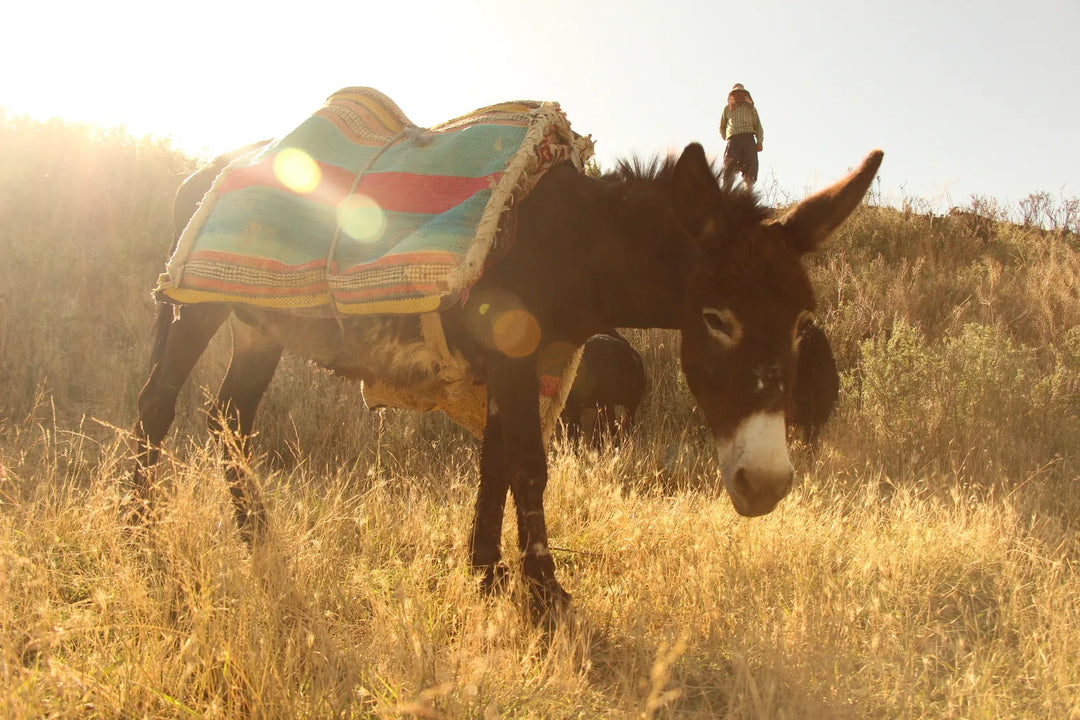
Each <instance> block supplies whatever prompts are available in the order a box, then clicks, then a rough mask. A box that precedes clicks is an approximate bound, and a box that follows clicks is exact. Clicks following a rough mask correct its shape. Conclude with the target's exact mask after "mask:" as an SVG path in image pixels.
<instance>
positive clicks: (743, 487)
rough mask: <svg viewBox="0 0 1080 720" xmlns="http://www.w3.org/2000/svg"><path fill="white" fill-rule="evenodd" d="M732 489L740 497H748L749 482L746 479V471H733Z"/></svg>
mask: <svg viewBox="0 0 1080 720" xmlns="http://www.w3.org/2000/svg"><path fill="white" fill-rule="evenodd" d="M734 487H735V492H736V493H738V494H739V495H741V496H742V497H744V498H745V497H749V496H750V481H749V480H747V479H746V470H744V469H743V468H738V469H737V470H736V471H735V481H734Z"/></svg>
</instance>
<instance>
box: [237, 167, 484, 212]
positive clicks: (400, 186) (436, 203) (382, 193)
mask: <svg viewBox="0 0 1080 720" xmlns="http://www.w3.org/2000/svg"><path fill="white" fill-rule="evenodd" d="M318 165H319V170H320V171H321V173H322V180H321V181H320V183H319V187H318V188H316V189H315V191H314V192H312V193H310V194H308V195H303V196H300V197H306V198H309V199H311V200H313V201H315V202H317V203H319V204H322V205H331V206H336V205H337V204H338V203H340V202H341V200H342V199H343V198H344V197H345V195H346V194H347V193H348V192H349V188H351V187H352V184H353V181H354V180H355V179H356V174H355V173H353V172H351V171H348V170H344V169H342V168H340V167H337V166H336V165H330V164H328V163H318ZM501 175H502V173H492V174H491V175H484V176H481V177H453V176H449V175H417V174H413V173H405V172H376V173H370V174H368V175H365V176H364V177H363V179H362V180H361V181H360V184H359V186H357V189H356V192H357V193H359V194H361V195H366V196H368V197H370V198H371V199H372V200H374V201H375V202H376V203H378V205H379V207H381V208H382V209H383V210H387V211H389V212H404V213H421V214H425V215H438V214H440V213H444V212H446V211H447V210H450V209H451V208H453V207H456V206H457V205H460V204H461V203H462V202H464V201H465V200H468V199H469V198H470V197H472V196H473V195H475V194H476V193H477V192H480V191H481V190H487V189H488V188H491V187H494V185H495V183H497V182H498V181H499V178H500V177H501ZM248 187H266V188H274V189H276V190H281V191H283V192H292V191H291V190H289V189H288V188H287V187H286V186H285V185H284V184H282V182H281V180H279V179H278V177H277V176H276V175H275V174H274V158H273V157H269V158H266V159H265V160H263V161H261V162H259V163H258V164H256V165H250V166H248V167H243V168H237V169H235V170H232V171H230V172H229V173H228V174H227V175H226V176H225V177H224V178H223V179H222V182H221V185H220V186H219V192H220V193H222V194H224V193H228V192H232V191H234V190H241V189H243V188H248Z"/></svg>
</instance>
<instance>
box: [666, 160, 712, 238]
mask: <svg viewBox="0 0 1080 720" xmlns="http://www.w3.org/2000/svg"><path fill="white" fill-rule="evenodd" d="M719 192H720V187H719V186H718V185H717V183H716V176H715V175H713V171H712V168H711V167H709V161H708V160H707V159H706V158H705V149H704V148H702V147H701V145H699V144H698V143H690V144H689V145H687V146H686V149H685V150H683V153H682V155H681V156H679V160H678V162H676V163H675V171H674V173H673V174H672V178H671V206H672V207H673V208H674V209H675V217H676V218H678V220H679V224H680V225H682V226H683V228H685V229H686V230H688V231H689V232H690V234H691V235H693V236H694V237H695V238H697V237H701V234H702V230H703V229H704V228H705V224H706V223H707V222H708V221H709V219H710V217H711V214H712V213H711V210H712V206H713V203H714V201H715V200H716V196H717V194H718V193H719Z"/></svg>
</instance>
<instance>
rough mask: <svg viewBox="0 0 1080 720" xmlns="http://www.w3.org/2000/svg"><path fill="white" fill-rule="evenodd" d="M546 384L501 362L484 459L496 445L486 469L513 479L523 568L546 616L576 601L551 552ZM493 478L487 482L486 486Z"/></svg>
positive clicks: (491, 393)
mask: <svg viewBox="0 0 1080 720" xmlns="http://www.w3.org/2000/svg"><path fill="white" fill-rule="evenodd" d="M539 397H540V385H539V380H538V379H537V374H536V367H535V363H533V362H529V361H528V360H510V359H506V358H503V359H500V360H499V361H498V362H497V363H496V365H495V367H494V368H493V369H492V373H491V377H490V378H489V382H488V419H487V427H486V428H485V429H484V451H483V452H484V454H485V455H486V454H487V452H488V449H489V445H490V444H492V441H493V440H494V441H495V442H494V446H495V448H496V449H497V450H498V453H497V455H496V456H495V458H491V459H489V460H488V461H487V462H484V463H482V464H481V470H482V471H483V470H487V471H488V472H489V473H490V472H494V471H495V470H496V469H499V470H500V472H499V473H498V474H499V475H501V476H502V477H504V478H508V479H509V484H510V492H511V494H512V495H513V498H514V507H515V510H516V512H517V522H518V547H519V549H520V551H521V567H522V574H523V575H524V579H525V582H526V584H527V586H528V589H529V593H530V595H531V598H532V603H533V608H534V610H536V611H537V612H538V613H539V614H541V615H547V614H548V612H549V611H553V610H554V611H557V610H560V609H562V608H563V607H565V606H566V605H567V604H569V602H570V594H569V593H567V592H566V591H565V590H563V588H562V586H560V585H559V582H558V580H556V579H555V563H554V561H553V560H552V558H551V550H550V548H549V547H548V535H547V522H546V520H545V518H544V489H545V487H546V486H547V453H546V452H545V450H544V441H543V437H542V434H541V431H540V408H539V403H538V401H537V399H538V398H539ZM489 481H490V478H487V477H483V476H482V477H481V481H480V482H481V486H483V484H484V483H485V482H489Z"/></svg>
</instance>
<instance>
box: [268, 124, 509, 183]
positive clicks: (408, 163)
mask: <svg viewBox="0 0 1080 720" xmlns="http://www.w3.org/2000/svg"><path fill="white" fill-rule="evenodd" d="M526 130H527V129H526V128H524V127H520V126H516V125H477V126H472V127H467V128H465V129H463V130H456V131H454V132H451V133H445V134H440V135H429V136H427V137H428V138H429V139H430V142H429V143H428V144H426V145H423V146H421V147H418V146H416V145H414V144H413V143H410V142H400V143H398V144H396V145H394V146H392V147H390V148H387V149H386V151H385V152H383V154H382V155H381V156H380V157H379V159H378V162H377V163H376V164H375V167H373V168H372V171H373V172H390V171H395V172H409V173H416V174H420V175H450V176H454V177H483V176H485V175H490V174H491V173H494V172H498V171H501V170H504V169H505V168H506V164H507V162H509V160H510V159H511V158H512V157H513V156H514V154H515V153H516V152H517V149H518V147H520V145H521V143H522V141H523V140H524V139H525V133H526ZM277 145H278V147H299V148H303V149H304V151H306V152H307V153H308V154H309V155H311V156H312V157H313V158H314V159H315V160H316V161H318V162H321V163H326V164H328V165H335V166H337V167H340V168H343V169H345V170H347V171H350V172H359V170H360V169H362V168H363V167H364V166H365V165H367V163H368V162H369V161H370V160H371V158H372V157H373V156H374V155H375V153H377V152H378V151H379V150H380V148H373V147H369V146H365V145H357V144H356V143H354V142H351V141H350V140H348V139H347V138H346V137H345V136H344V135H342V134H341V132H340V131H339V130H338V129H337V126H335V125H334V124H333V123H332V122H330V121H329V120H327V119H325V118H323V117H319V116H313V117H310V118H308V119H307V120H305V121H304V122H303V123H302V124H301V125H300V127H298V128H297V129H296V130H294V131H293V132H291V133H289V134H288V135H286V136H285V137H284V138H282V139H281V140H280V141H279V142H278V143H277Z"/></svg>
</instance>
